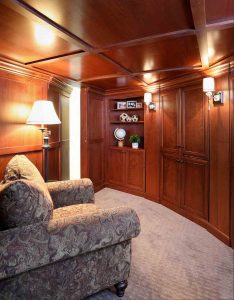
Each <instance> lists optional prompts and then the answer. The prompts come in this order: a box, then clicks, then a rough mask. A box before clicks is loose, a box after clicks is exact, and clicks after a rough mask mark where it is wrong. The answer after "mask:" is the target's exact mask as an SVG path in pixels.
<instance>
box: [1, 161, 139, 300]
mask: <svg viewBox="0 0 234 300" xmlns="http://www.w3.org/2000/svg"><path fill="white" fill-rule="evenodd" d="M139 232H140V223H139V219H138V216H137V214H136V212H135V211H134V210H133V209H131V208H126V207H118V208H110V209H100V208H98V207H97V206H96V205H95V204H94V190H93V185H92V182H91V181H90V179H80V180H67V181H59V182H49V183H45V182H44V180H43V178H42V177H41V175H40V173H39V171H38V170H37V169H36V167H35V166H34V165H33V164H32V163H31V162H30V161H29V160H28V159H27V158H26V156H24V155H16V156H14V157H13V158H12V159H11V161H10V162H9V163H8V165H7V167H6V170H5V174H4V178H3V181H2V182H1V184H0V299H7V300H9V299H24V300H27V299H40V300H41V299H56V300H57V299H69V300H70V299H71V300H72V299H76V300H77V299H84V298H85V297H87V296H89V295H92V294H94V293H97V292H99V291H101V290H103V289H106V288H108V287H111V286H115V287H116V292H117V295H118V296H120V297H121V296H123V295H124V290H125V288H126V287H127V278H128V277H129V272H130V264H131V239H132V238H134V237H136V236H137V235H138V234H139Z"/></svg>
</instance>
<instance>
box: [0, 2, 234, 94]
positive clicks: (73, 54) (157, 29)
mask: <svg viewBox="0 0 234 300" xmlns="http://www.w3.org/2000/svg"><path fill="white" fill-rule="evenodd" d="M0 14H1V18H0V26H1V40H0V56H1V59H2V60H4V59H10V60H12V61H15V62H17V63H20V64H23V65H25V66H27V68H32V69H36V70H40V71H43V72H46V73H51V74H52V75H54V76H56V77H58V78H63V79H64V80H65V79H66V78H67V79H70V80H73V81H76V82H80V83H86V84H89V85H92V86H95V87H98V88H101V89H104V90H111V89H116V88H128V87H129V88H132V87H142V88H143V89H147V88H149V87H150V86H152V85H154V84H155V83H160V82H163V81H165V80H168V79H172V78H175V77H180V76H184V75H185V74H188V73H191V72H195V71H197V70H203V69H205V68H208V67H209V66H212V65H213V64H215V63H217V62H220V61H221V60H223V59H225V58H228V57H231V56H232V55H233V52H234V1H233V0H190V1H189V0H166V1H165V0H144V1H142V0H49V1H48V0H25V1H22V0H2V1H1V2H0Z"/></svg>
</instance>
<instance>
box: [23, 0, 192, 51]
mask: <svg viewBox="0 0 234 300" xmlns="http://www.w3.org/2000/svg"><path fill="white" fill-rule="evenodd" d="M25 2H26V3H28V4H29V5H31V6H32V7H33V8H35V9H37V10H38V11H40V12H41V13H42V14H44V15H46V16H47V17H48V18H50V19H51V20H53V21H54V22H56V23H58V24H60V25H62V26H63V27H64V28H66V29H68V30H69V31H70V32H72V33H73V34H75V35H77V36H79V37H80V38H81V39H83V40H85V41H86V42H87V43H89V44H90V45H92V46H94V47H105V46H107V45H110V44H114V43H119V42H123V41H127V40H132V39H137V38H142V37H145V36H149V35H154V34H159V33H165V32H170V31H176V30H181V29H187V28H193V21H192V16H191V10H190V5H189V0H166V1H165V0H130V1H129V0H128V1H127V0H108V1H107V0H69V1H64V0H50V1H48V0H40V1H38V0H26V1H25Z"/></svg>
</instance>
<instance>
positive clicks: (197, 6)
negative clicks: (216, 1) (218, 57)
mask: <svg viewBox="0 0 234 300" xmlns="http://www.w3.org/2000/svg"><path fill="white" fill-rule="evenodd" d="M190 6H191V10H192V16H193V22H194V26H195V30H196V36H197V41H198V46H199V52H200V58H201V62H202V67H203V68H207V67H209V59H208V58H209V56H208V41H207V30H206V9H205V0H190Z"/></svg>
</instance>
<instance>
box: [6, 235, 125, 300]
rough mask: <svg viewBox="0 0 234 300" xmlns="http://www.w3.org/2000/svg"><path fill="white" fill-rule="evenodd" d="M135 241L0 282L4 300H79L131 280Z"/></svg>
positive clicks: (33, 270) (79, 256)
mask: <svg viewBox="0 0 234 300" xmlns="http://www.w3.org/2000/svg"><path fill="white" fill-rule="evenodd" d="M130 256H131V241H130V240H128V241H125V242H122V243H119V244H117V245H113V246H110V247H106V248H102V249H100V250H97V251H92V252H89V253H88V254H87V255H86V254H84V255H78V256H75V257H72V258H70V259H66V260H63V261H59V262H56V263H53V264H50V265H47V266H44V267H41V268H38V269H32V270H30V271H28V272H24V273H21V274H19V275H17V276H15V277H10V278H7V279H5V280H1V281H0V299H3V300H21V299H24V300H31V299H34V300H55V299H56V300H79V299H84V298H85V297H87V296H89V295H91V294H94V293H96V292H98V291H100V290H102V289H105V288H107V287H110V286H113V285H114V284H115V283H117V282H120V281H121V280H125V279H127V278H128V276H129V271H130Z"/></svg>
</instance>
